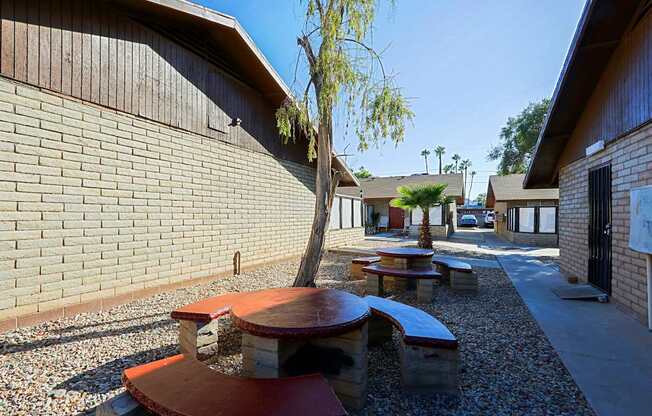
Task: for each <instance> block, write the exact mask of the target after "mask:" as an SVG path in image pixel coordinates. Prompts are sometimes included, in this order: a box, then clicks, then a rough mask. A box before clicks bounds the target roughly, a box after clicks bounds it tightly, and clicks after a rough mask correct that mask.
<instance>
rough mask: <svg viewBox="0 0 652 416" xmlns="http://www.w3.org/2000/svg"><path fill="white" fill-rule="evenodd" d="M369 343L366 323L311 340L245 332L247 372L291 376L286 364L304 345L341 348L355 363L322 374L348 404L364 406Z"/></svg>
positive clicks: (345, 404)
mask: <svg viewBox="0 0 652 416" xmlns="http://www.w3.org/2000/svg"><path fill="white" fill-rule="evenodd" d="M367 343H368V329H367V324H366V323H365V324H364V326H362V327H361V328H359V329H356V330H354V331H351V332H348V333H345V334H342V335H338V336H335V337H328V338H311V339H310V340H294V339H287V340H286V339H275V338H263V337H258V336H255V335H251V334H248V333H246V332H244V333H243V334H242V361H243V369H244V375H246V376H249V377H256V378H277V377H285V376H288V374H287V372H286V370H285V369H284V365H285V363H286V362H287V361H288V359H289V358H290V357H292V356H293V355H294V354H295V353H296V352H297V351H298V350H299V349H300V348H301V347H302V346H304V345H306V344H310V345H313V346H316V347H323V348H338V349H340V350H342V352H343V353H344V354H345V355H347V356H348V357H350V358H351V359H352V360H353V365H352V366H350V367H346V366H343V367H342V368H341V370H340V373H339V374H327V373H322V375H323V376H324V377H325V378H326V379H327V380H328V382H329V383H330V385H331V386H332V387H333V390H334V391H335V394H336V395H337V397H338V398H339V399H340V401H341V402H342V404H344V406H346V407H348V408H349V409H361V408H362V407H364V404H365V399H366V397H367V365H368V363H367V361H368V359H367ZM315 405H318V404H315Z"/></svg>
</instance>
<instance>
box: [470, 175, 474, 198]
mask: <svg viewBox="0 0 652 416" xmlns="http://www.w3.org/2000/svg"><path fill="white" fill-rule="evenodd" d="M471 189H473V175H471V184H470V185H469V200H471Z"/></svg>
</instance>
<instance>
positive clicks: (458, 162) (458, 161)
mask: <svg viewBox="0 0 652 416" xmlns="http://www.w3.org/2000/svg"><path fill="white" fill-rule="evenodd" d="M451 159H453V163H455V168H454V171H453V173H457V172H459V164H460V160H461V159H462V156H460V155H458V154H457V153H455V154H454V155H453V156H452V157H451Z"/></svg>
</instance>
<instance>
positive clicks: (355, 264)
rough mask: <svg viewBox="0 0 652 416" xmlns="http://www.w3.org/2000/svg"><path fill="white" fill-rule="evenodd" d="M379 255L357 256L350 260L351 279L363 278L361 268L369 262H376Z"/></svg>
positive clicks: (378, 259)
mask: <svg viewBox="0 0 652 416" xmlns="http://www.w3.org/2000/svg"><path fill="white" fill-rule="evenodd" d="M379 261H380V256H368V257H358V258H355V259H353V260H351V280H362V279H364V273H363V272H362V268H363V267H365V266H369V265H370V264H374V263H378V262H379Z"/></svg>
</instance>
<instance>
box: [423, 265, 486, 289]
mask: <svg viewBox="0 0 652 416" xmlns="http://www.w3.org/2000/svg"><path fill="white" fill-rule="evenodd" d="M432 263H433V264H435V265H436V266H437V270H438V271H439V272H441V274H442V275H443V276H444V280H445V281H448V282H450V286H451V288H452V289H456V290H474V291H476V290H478V276H477V275H476V274H475V273H474V272H473V268H472V267H471V265H470V264H469V263H465V262H463V261H460V260H455V259H451V258H445V257H441V256H433V258H432Z"/></svg>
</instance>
